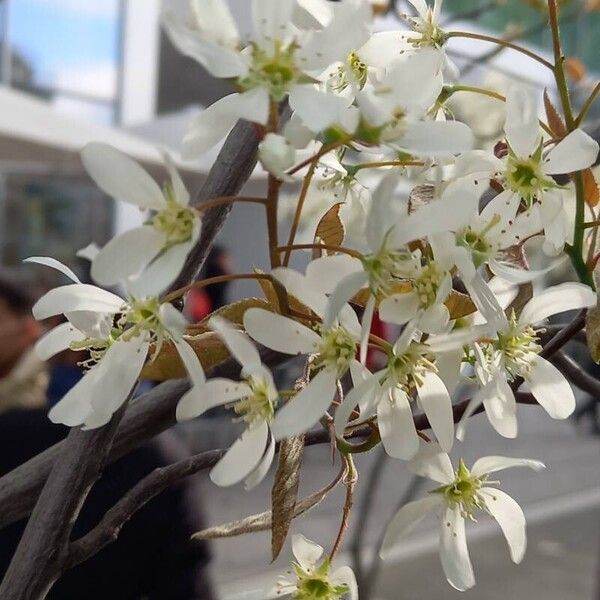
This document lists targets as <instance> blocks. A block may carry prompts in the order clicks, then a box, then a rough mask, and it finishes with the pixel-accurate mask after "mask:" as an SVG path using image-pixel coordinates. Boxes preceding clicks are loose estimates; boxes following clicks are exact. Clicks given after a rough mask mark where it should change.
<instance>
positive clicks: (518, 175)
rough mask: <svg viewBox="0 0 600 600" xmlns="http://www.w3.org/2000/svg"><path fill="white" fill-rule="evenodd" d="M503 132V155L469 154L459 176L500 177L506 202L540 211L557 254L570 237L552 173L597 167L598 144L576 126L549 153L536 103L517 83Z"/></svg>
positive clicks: (462, 159)
mask: <svg viewBox="0 0 600 600" xmlns="http://www.w3.org/2000/svg"><path fill="white" fill-rule="evenodd" d="M504 132H505V135H506V142H507V150H506V156H505V157H504V158H497V157H495V156H494V155H491V154H486V153H483V152H481V151H476V152H473V153H471V154H468V153H467V154H465V155H464V156H461V157H460V158H459V159H458V160H457V175H458V176H461V175H467V174H471V175H473V174H475V175H477V176H483V177H488V178H494V179H497V180H498V181H499V182H500V183H501V184H502V185H503V186H504V188H505V191H504V192H503V193H502V194H501V197H502V199H503V200H504V201H505V203H506V205H507V206H510V207H511V209H512V206H514V204H515V202H517V207H518V206H519V204H520V203H522V205H523V207H524V208H525V209H526V212H531V211H534V212H535V211H539V217H537V220H538V222H539V228H538V230H541V229H543V230H544V232H545V238H546V244H547V251H548V252H549V253H550V254H558V253H559V252H561V251H562V248H563V246H564V243H565V240H566V234H567V232H566V225H565V218H566V217H565V214H564V209H563V197H562V194H561V191H560V189H559V186H558V184H557V183H556V182H555V181H554V179H552V176H553V175H562V174H568V173H574V172H576V171H581V170H583V169H587V168H588V167H590V166H591V165H593V164H594V162H595V160H596V158H597V157H598V150H599V146H598V143H597V142H596V141H595V140H594V139H592V138H591V137H590V136H589V135H588V134H587V133H585V132H584V131H582V130H581V129H576V130H575V131H573V132H571V133H570V134H569V135H567V136H566V137H565V138H564V139H563V140H561V141H560V142H559V143H558V144H556V145H554V147H553V148H551V149H550V150H549V151H547V150H546V146H545V144H544V141H543V138H542V134H541V129H540V124H539V120H538V114H537V109H536V104H535V102H534V100H533V99H532V97H531V96H530V94H529V93H528V92H527V91H526V90H524V89H523V88H519V87H512V88H511V89H510V90H509V91H508V94H507V97H506V122H505V125H504ZM484 188H485V186H484ZM482 191H483V190H482ZM509 224H511V223H510V222H509ZM529 227H531V224H530V225H529ZM517 241H518V240H517Z"/></svg>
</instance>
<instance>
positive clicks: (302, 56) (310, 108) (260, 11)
mask: <svg viewBox="0 0 600 600" xmlns="http://www.w3.org/2000/svg"><path fill="white" fill-rule="evenodd" d="M251 6H252V19H253V22H254V38H253V40H252V41H251V42H250V43H249V44H248V45H246V46H243V45H242V44H241V43H240V36H239V33H238V30H237V27H236V25H235V22H234V19H233V17H232V15H231V12H230V11H229V8H228V7H227V3H226V1H225V0H211V1H210V2H204V1H203V0H192V1H191V7H192V23H191V25H190V26H188V25H187V24H184V23H181V22H179V21H178V20H177V19H176V18H175V17H174V16H173V15H171V14H168V15H166V16H165V19H164V20H165V26H166V30H167V33H168V34H169V36H170V38H171V41H172V42H173V44H174V45H175V46H176V47H177V48H178V49H179V50H180V51H181V52H182V53H183V54H186V55H187V56H190V57H192V58H194V59H195V60H197V61H198V62H199V63H200V64H201V65H202V66H204V67H205V68H206V69H207V70H208V71H209V73H211V74H212V75H214V76H215V77H222V78H235V80H236V84H237V87H238V89H239V90H240V92H239V93H235V94H230V95H229V96H226V97H225V98H222V99H221V100H219V101H217V102H215V103H214V104H213V105H212V106H210V107H209V108H207V109H206V110H205V111H203V112H202V113H201V114H200V115H199V116H198V117H197V119H196V120H195V121H194V122H193V123H192V127H191V129H190V132H189V133H188V135H187V137H186V139H185V149H184V151H185V153H186V155H187V156H189V157H193V156H197V155H199V154H202V153H203V152H205V151H206V150H208V149H209V148H210V147H211V146H213V145H214V144H216V143H217V142H218V141H219V140H221V139H222V138H223V137H224V136H225V135H226V134H227V132H228V131H229V130H230V129H231V128H232V127H233V126H234V125H235V123H236V121H237V120H238V119H246V120H248V121H251V122H254V123H258V124H260V125H266V124H267V121H268V117H269V109H270V104H271V102H280V101H281V100H283V99H284V98H286V97H287V96H288V95H289V96H290V103H291V104H292V105H293V106H296V107H299V108H300V109H305V110H306V112H307V114H311V115H314V116H316V115H318V114H319V113H322V112H323V111H326V110H331V109H332V108H333V109H334V110H339V108H336V107H337V106H338V104H337V101H338V100H339V98H337V97H335V96H333V95H328V94H322V96H323V98H322V103H320V104H316V103H315V95H314V93H313V92H316V91H317V90H315V89H314V87H313V84H314V81H315V79H314V77H313V76H312V75H311V73H312V72H317V71H322V70H323V69H324V68H325V67H327V66H328V65H330V64H332V63H334V62H336V61H339V60H344V59H345V57H346V56H347V55H348V53H349V52H351V51H352V50H353V49H355V48H357V47H360V46H362V44H363V43H364V42H365V41H366V40H367V38H368V36H369V21H370V8H369V5H368V4H366V3H364V2H360V1H359V2H344V3H343V4H341V5H340V6H336V7H335V8H333V9H332V10H333V11H334V15H333V19H332V20H331V21H330V22H329V23H327V24H326V25H325V26H324V27H321V28H320V29H310V30H308V31H303V30H300V29H298V28H297V27H296V25H295V24H294V14H295V11H296V8H297V7H296V1H295V0H252V3H251ZM310 12H311V11H309V13H310ZM317 22H318V20H317ZM317 24H318V23H317Z"/></svg>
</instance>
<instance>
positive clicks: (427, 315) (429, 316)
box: [419, 303, 450, 334]
mask: <svg viewBox="0 0 600 600" xmlns="http://www.w3.org/2000/svg"><path fill="white" fill-rule="evenodd" d="M449 322H450V311H449V310H448V307H447V306H446V305H445V304H442V303H439V304H433V305H432V306H430V307H429V308H428V309H427V310H425V311H423V312H422V313H421V315H420V317H419V329H420V330H421V331H423V332H424V333H429V334H432V333H440V332H442V331H444V330H445V329H446V328H447V327H448V323H449Z"/></svg>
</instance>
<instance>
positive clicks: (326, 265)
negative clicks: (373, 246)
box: [306, 254, 363, 294]
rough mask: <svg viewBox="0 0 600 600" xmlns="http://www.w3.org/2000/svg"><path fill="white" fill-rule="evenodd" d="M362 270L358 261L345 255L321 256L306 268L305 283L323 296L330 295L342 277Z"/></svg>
mask: <svg viewBox="0 0 600 600" xmlns="http://www.w3.org/2000/svg"><path fill="white" fill-rule="evenodd" d="M362 270H363V266H362V263H361V262H360V260H358V259H357V258H353V257H352V256H348V255H347V254H333V255H330V256H323V257H322V258H317V259H316V260H313V261H311V262H310V264H309V265H308V267H306V282H307V283H308V285H309V286H310V287H311V288H313V289H316V290H318V291H319V292H322V293H323V294H331V293H332V292H333V290H334V289H335V288H336V286H337V285H338V283H339V282H340V281H341V280H342V279H344V277H346V276H347V275H350V274H351V273H359V272H361V271H362Z"/></svg>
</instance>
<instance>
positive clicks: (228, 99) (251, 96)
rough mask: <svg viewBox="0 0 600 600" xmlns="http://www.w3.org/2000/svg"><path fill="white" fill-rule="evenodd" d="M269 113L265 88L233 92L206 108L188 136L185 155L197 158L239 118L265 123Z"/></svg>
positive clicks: (197, 118) (186, 137)
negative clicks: (240, 92) (238, 92)
mask: <svg viewBox="0 0 600 600" xmlns="http://www.w3.org/2000/svg"><path fill="white" fill-rule="evenodd" d="M268 116H269V95H268V93H267V91H266V90H265V89H264V88H261V87H259V88H255V89H253V90H250V91H248V92H244V93H243V94H230V95H229V96H225V97H224V98H221V99H220V100H217V101H216V102H215V103H214V104H211V106H209V107H208V108H206V109H205V110H203V111H202V112H201V113H200V114H199V115H198V116H197V117H196V119H194V121H193V122H192V125H191V127H190V130H189V132H188V134H187V135H186V136H185V138H184V140H183V142H184V149H183V151H184V155H185V157H186V158H195V157H197V156H199V155H201V154H204V152H206V151H207V150H209V149H210V148H212V147H213V146H214V145H215V144H216V143H217V142H219V141H220V140H222V139H223V138H224V137H225V136H226V135H227V133H228V132H229V130H230V129H232V128H233V126H234V125H235V124H236V123H237V121H238V119H246V120H247V121H250V122H252V123H259V124H260V125H264V124H265V123H266V122H267V119H268Z"/></svg>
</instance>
